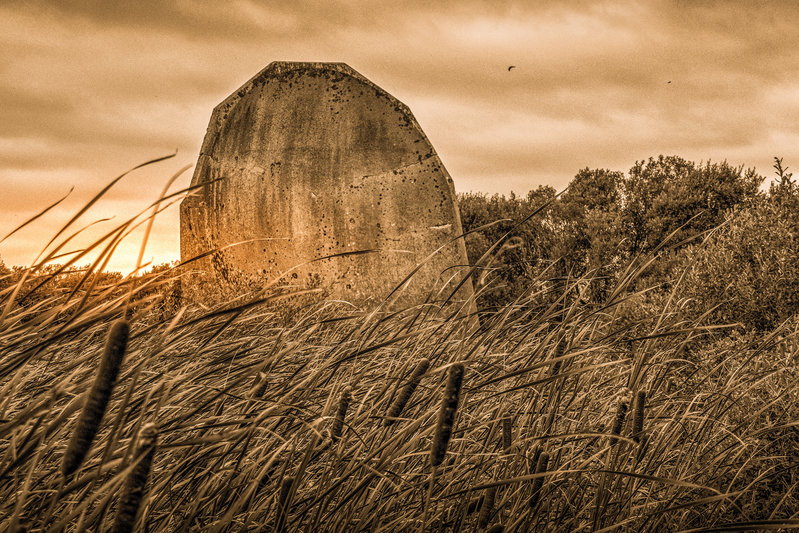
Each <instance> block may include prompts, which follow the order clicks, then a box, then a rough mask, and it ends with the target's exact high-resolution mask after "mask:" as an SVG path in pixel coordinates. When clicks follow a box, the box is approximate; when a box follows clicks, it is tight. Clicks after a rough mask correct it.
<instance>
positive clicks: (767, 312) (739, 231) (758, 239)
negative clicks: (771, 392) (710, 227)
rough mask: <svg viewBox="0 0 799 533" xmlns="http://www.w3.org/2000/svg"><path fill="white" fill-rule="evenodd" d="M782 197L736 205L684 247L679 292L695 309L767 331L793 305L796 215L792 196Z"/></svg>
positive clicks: (796, 305) (797, 277)
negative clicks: (716, 226) (699, 240)
mask: <svg viewBox="0 0 799 533" xmlns="http://www.w3.org/2000/svg"><path fill="white" fill-rule="evenodd" d="M786 200H787V199H786V198H782V199H778V200H775V199H763V200H761V201H760V202H758V203H757V204H755V205H753V206H748V207H745V208H740V209H738V210H736V211H735V212H734V213H733V214H732V215H731V217H730V220H729V221H728V222H727V223H726V224H725V225H724V226H722V227H720V228H719V229H718V230H717V231H715V232H714V233H713V234H712V235H711V236H710V237H709V238H708V239H707V242H705V243H703V244H701V245H696V246H693V247H691V248H689V249H687V250H686V251H685V253H684V254H683V256H682V257H681V263H680V266H681V268H684V269H685V271H686V274H685V279H684V281H683V285H682V293H683V294H684V295H685V296H687V297H690V298H691V299H693V300H694V301H695V302H696V305H695V307H694V310H695V312H696V313H705V312H709V313H710V315H709V318H710V320H712V321H714V322H739V323H741V324H743V326H744V327H746V328H747V329H756V330H761V331H764V330H765V331H768V330H771V329H773V328H775V327H776V326H778V325H779V324H780V323H781V322H782V321H784V320H785V319H787V318H789V317H790V316H792V315H794V314H796V313H797V311H799V269H797V268H796V261H797V258H798V257H799V218H797V216H796V214H797V211H796V209H795V207H793V206H792V205H791V203H793V204H794V205H795V204H796V202H787V201H786Z"/></svg>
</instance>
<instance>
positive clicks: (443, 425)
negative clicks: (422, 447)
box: [430, 363, 465, 466]
mask: <svg viewBox="0 0 799 533" xmlns="http://www.w3.org/2000/svg"><path fill="white" fill-rule="evenodd" d="M464 371H465V367H464V366H463V363H456V364H454V365H452V366H451V367H450V368H449V372H448V373H447V385H446V387H445V388H444V395H443V397H442V399H441V407H440V408H439V411H438V422H437V423H436V428H435V434H434V435H433V445H432V447H431V449H430V464H431V465H432V466H438V465H440V464H441V463H442V462H443V461H444V457H445V456H446V454H447V445H448V444H449V439H450V437H451V436H452V427H453V424H454V423H455V413H456V412H457V410H458V400H459V399H460V392H461V383H462V382H463V373H464Z"/></svg>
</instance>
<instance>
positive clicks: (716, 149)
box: [0, 0, 799, 269]
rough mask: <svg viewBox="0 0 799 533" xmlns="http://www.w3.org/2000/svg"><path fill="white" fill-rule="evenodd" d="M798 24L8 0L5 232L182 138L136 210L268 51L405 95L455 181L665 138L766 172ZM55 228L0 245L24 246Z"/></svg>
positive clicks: (523, 180)
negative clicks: (338, 66) (346, 67)
mask: <svg viewBox="0 0 799 533" xmlns="http://www.w3.org/2000/svg"><path fill="white" fill-rule="evenodd" d="M797 42H799V9H797V8H796V7H795V4H794V3H793V2H702V1H686V2H678V1H673V2H619V1H615V2H610V1H609V2H601V1H600V2H596V1H586V2H572V1H570V2H521V1H519V2H510V1H506V2H496V1H494V2H477V1H471V2H470V1H458V2H429V1H412V2H376V1H369V2H365V1H364V2H323V1H320V2H291V3H289V2H256V1H244V0H240V1H234V2H199V1H191V2H190V1H175V2H160V1H158V2H156V1H138V2H105V1H94V2H80V1H65V0H59V1H55V0H54V1H51V2H45V1H38V2H37V1H25V2H22V1H20V2H16V1H10V2H9V1H6V2H4V3H2V4H0V50H1V51H0V102H2V107H1V108H2V120H0V191H2V193H3V194H2V198H0V203H2V204H3V205H2V207H3V211H4V212H5V213H7V216H6V217H5V218H4V220H2V221H0V233H2V234H5V233H6V232H7V231H8V230H10V229H11V228H12V227H13V226H14V225H15V224H18V223H20V222H22V221H23V220H24V219H25V218H27V216H30V214H32V213H33V212H34V211H35V210H37V209H38V208H41V207H42V206H44V205H45V204H46V203H48V202H49V201H52V200H53V199H55V198H57V197H58V196H60V195H61V194H63V193H64V192H65V191H67V190H68V189H69V187H70V186H72V185H75V186H76V190H75V192H74V193H73V196H72V198H71V200H70V201H69V202H67V204H66V205H65V206H64V210H63V213H62V215H63V214H64V213H66V212H67V211H69V210H70V209H74V208H75V207H76V206H78V205H80V203H81V202H83V201H85V200H87V199H88V198H90V197H91V195H92V194H94V193H95V192H96V191H98V190H99V189H100V188H101V187H102V186H103V185H104V184H105V183H106V182H107V181H108V180H110V179H111V178H113V177H114V175H116V174H118V173H120V172H121V171H123V170H125V169H126V168H128V167H131V166H134V165H135V164H138V163H140V162H142V161H144V160H147V159H150V158H152V157H156V156H159V155H163V154H165V153H169V152H172V151H174V150H178V156H177V157H176V158H175V159H174V160H171V161H170V162H168V163H164V164H162V165H161V167H156V168H155V169H152V170H149V171H144V172H139V173H136V174H134V175H132V176H131V177H130V178H126V179H125V180H123V181H122V182H120V184H119V185H118V186H117V187H115V188H114V189H113V191H112V193H111V194H110V196H109V198H108V201H107V202H103V203H101V204H100V205H101V206H102V205H103V204H104V205H105V206H106V207H105V208H102V207H98V209H97V210H95V211H96V216H98V217H99V216H112V215H117V216H118V214H119V213H124V212H127V211H130V212H134V211H138V210H139V209H140V208H142V207H144V206H145V205H146V204H147V203H148V202H149V201H151V200H152V199H154V198H155V196H157V194H158V192H159V191H160V189H161V187H162V185H163V183H164V182H165V180H166V178H168V176H169V175H170V174H171V173H172V172H174V171H175V170H176V169H177V168H178V167H180V166H182V165H183V164H185V163H193V162H194V159H195V157H196V154H197V151H198V149H199V145H200V142H201V141H202V136H203V133H204V131H205V127H206V125H207V121H208V118H209V116H210V113H211V109H212V108H213V107H214V106H215V105H216V104H217V103H219V102H220V101H221V100H222V99H224V98H225V97H226V96H227V95H228V94H230V93H231V92H232V91H233V90H235V89H236V88H237V87H238V86H240V85H241V84H242V83H244V82H245V81H246V80H248V79H249V78H250V77H251V76H252V75H254V74H255V73H256V72H258V71H259V70H260V69H261V68H263V67H264V66H265V65H266V64H267V63H269V62H270V61H274V60H307V61H344V62H346V63H348V64H350V65H351V66H352V67H353V68H355V69H356V70H358V71H360V72H361V73H362V74H364V75H365V76H366V77H368V78H370V79H371V80H372V81H374V82H375V83H377V84H378V85H380V86H381V87H383V88H384V89H386V90H387V91H389V92H390V93H392V94H393V95H394V96H396V97H397V98H399V99H400V100H402V101H403V102H405V103H406V104H408V106H409V107H410V108H411V109H412V110H413V112H414V114H415V115H416V117H417V119H418V120H419V122H420V124H421V125H422V127H423V128H424V130H425V132H426V133H427V134H428V137H429V138H430V139H431V141H432V142H433V144H434V146H435V147H436V149H437V151H438V152H439V154H440V156H441V158H442V160H443V161H444V164H445V165H446V166H447V168H448V169H449V171H450V174H452V176H453V178H454V180H455V184H456V188H457V189H458V190H459V191H466V190H476V191H485V192H508V191H510V190H514V191H516V192H522V193H523V192H526V191H527V190H529V189H531V188H534V187H536V186H538V185H539V184H550V185H553V186H555V187H557V188H561V187H563V186H565V185H566V184H567V183H568V181H569V179H570V178H571V177H572V176H573V175H574V174H575V173H576V171H577V170H578V169H580V168H583V167H586V166H588V167H603V168H612V169H615V170H627V169H629V167H630V166H631V165H632V164H633V163H634V161H635V160H637V159H643V158H646V157H649V156H656V155H658V154H660V153H664V154H677V155H681V156H683V157H686V158H689V159H694V160H707V159H712V160H722V159H727V160H728V161H730V162H731V163H734V164H736V165H738V164H746V165H747V166H756V167H757V168H758V170H759V171H760V172H761V173H762V174H764V175H768V174H770V172H771V168H770V165H771V159H772V157H773V156H775V155H778V156H782V157H785V160H786V162H787V163H788V164H789V165H791V166H793V165H796V164H799V121H797V119H799V86H797V83H796V75H795V73H796V72H797V71H799V48H797V47H796V46H795V44H796V43H797ZM508 65H516V68H515V69H514V70H512V71H510V72H509V71H508V70H507V67H508ZM669 82H671V83H669ZM189 177H190V173H187V174H186V175H185V176H184V177H183V178H182V179H181V180H180V181H179V182H178V184H177V185H186V184H187V183H188V180H189ZM70 202H71V203H70ZM103 209H105V211H104V210H103ZM53 216H54V217H56V218H57V213H54V214H53ZM52 223H54V224H55V223H57V221H55V220H54V221H53V222H52ZM176 227H177V216H176V213H174V212H173V211H171V212H168V213H166V214H165V215H164V216H163V217H162V218H161V220H160V221H159V222H158V223H157V224H156V233H155V235H154V239H153V242H152V245H151V247H150V248H149V255H150V256H154V257H155V259H156V260H161V259H170V258H175V257H176V256H177V253H178V252H177V230H176ZM49 230H50V228H47V227H42V228H39V229H36V230H33V229H32V230H28V231H27V232H25V233H23V234H22V235H21V238H20V239H17V240H16V241H14V242H13V243H3V245H2V247H0V257H3V259H4V260H5V261H6V263H12V264H18V263H24V262H26V261H29V260H30V259H32V256H33V255H35V253H34V252H32V250H33V249H34V248H35V244H37V243H40V242H41V241H42V239H43V236H44V235H49V234H50V233H52V232H51V231H49ZM37 232H38V233H37ZM45 242H46V241H45ZM134 248H136V246H134V245H133V244H131V247H130V249H134ZM126 254H127V255H126ZM131 254H132V255H135V253H132V252H129V251H128V252H126V251H125V250H124V249H122V250H121V251H120V253H119V260H118V261H117V263H115V264H112V266H116V267H117V268H123V269H124V268H127V266H126V265H127V263H124V262H125V261H126V260H127V259H126V257H128V256H130V255H131Z"/></svg>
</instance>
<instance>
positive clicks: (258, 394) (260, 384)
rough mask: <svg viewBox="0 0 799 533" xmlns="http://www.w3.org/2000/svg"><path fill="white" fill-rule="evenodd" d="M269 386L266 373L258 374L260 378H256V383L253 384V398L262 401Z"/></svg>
mask: <svg viewBox="0 0 799 533" xmlns="http://www.w3.org/2000/svg"><path fill="white" fill-rule="evenodd" d="M267 385H269V381H268V379H267V375H266V372H258V376H257V377H256V378H255V383H253V387H252V398H253V399H254V400H260V399H261V398H262V397H263V395H264V393H265V392H266V386H267Z"/></svg>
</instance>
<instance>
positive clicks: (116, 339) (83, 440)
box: [61, 319, 130, 478]
mask: <svg viewBox="0 0 799 533" xmlns="http://www.w3.org/2000/svg"><path fill="white" fill-rule="evenodd" d="M129 334H130V324H129V323H128V321H127V320H124V319H120V320H117V321H116V322H114V323H113V324H112V325H111V329H110V330H109V332H108V338H107V339H106V343H105V348H104V350H103V355H102V358H101V359H100V366H99V367H98V369H97V374H96V375H95V378H94V383H93V384H92V388H91V389H90V390H89V395H88V397H87V398H86V403H85V404H84V405H83V410H82V411H81V413H80V415H79V416H78V420H77V422H76V424H75V429H74V430H73V431H72V436H71V438H70V441H69V444H68V445H67V450H66V452H65V453H64V459H63V462H62V463H61V473H62V474H63V475H64V477H65V478H66V477H69V476H71V475H72V474H73V473H75V471H77V469H78V468H79V467H80V465H81V464H82V463H83V460H84V459H85V458H86V454H88V453H89V449H90V448H91V445H92V442H93V441H94V437H95V436H96V435H97V430H98V429H99V428H100V423H101V422H102V420H103V416H104V415H105V410H106V407H108V401H109V399H110V398H111V393H112V392H113V390H114V385H115V384H116V380H117V376H118V375H119V369H120V367H121V366H122V359H123V358H124V357H125V349H126V348H127V345H128V336H129Z"/></svg>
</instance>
